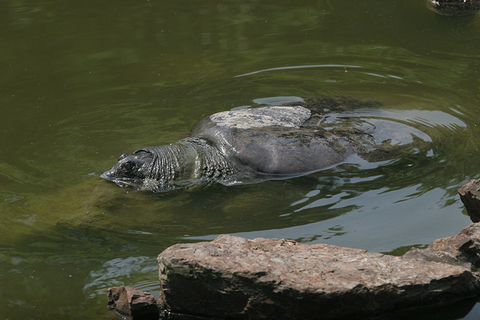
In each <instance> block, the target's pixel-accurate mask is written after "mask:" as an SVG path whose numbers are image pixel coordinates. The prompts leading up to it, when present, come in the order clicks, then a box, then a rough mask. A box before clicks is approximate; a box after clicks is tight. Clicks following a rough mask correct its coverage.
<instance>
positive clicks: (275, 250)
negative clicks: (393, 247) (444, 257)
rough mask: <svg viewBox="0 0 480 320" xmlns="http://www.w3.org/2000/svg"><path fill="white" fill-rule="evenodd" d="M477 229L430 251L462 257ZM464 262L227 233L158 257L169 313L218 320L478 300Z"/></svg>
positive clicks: (352, 314)
mask: <svg viewBox="0 0 480 320" xmlns="http://www.w3.org/2000/svg"><path fill="white" fill-rule="evenodd" d="M477 229H478V227H477V226H475V227H473V228H470V229H469V230H466V231H465V232H463V231H462V232H463V236H465V237H461V238H458V239H456V241H453V240H452V241H445V242H443V244H444V245H443V246H442V245H441V244H439V243H437V244H435V245H433V244H432V245H433V246H432V248H430V250H433V251H434V250H436V249H441V250H443V251H442V252H450V255H451V256H454V257H456V256H461V254H457V253H458V251H459V248H464V246H465V245H466V244H467V243H469V245H468V247H469V248H473V247H474V243H477V242H475V241H477V239H479V237H478V235H479V234H480V233H479V232H477ZM464 230H465V229H464ZM467 238H468V239H467ZM450 245H453V248H451V247H450ZM472 246H473V247H472ZM417 251H419V250H417ZM437 251H440V250H437ZM467 251H468V250H467ZM458 259H459V261H460V260H461V261H460V262H459V263H454V264H449V263H445V262H437V261H432V260H429V259H427V258H425V255H421V254H419V253H418V252H417V253H416V254H415V253H414V252H412V253H410V254H408V255H406V256H405V257H395V256H389V255H383V254H380V253H369V252H367V251H365V250H359V249H351V248H341V247H337V246H333V245H326V244H315V245H303V244H299V243H297V242H295V241H292V240H277V239H254V240H247V239H243V238H238V237H233V236H228V235H221V236H219V237H218V238H217V239H216V240H214V241H212V242H201V243H195V244H177V245H174V246H172V247H170V248H168V249H166V250H165V251H164V252H162V253H161V254H160V255H159V257H158V265H159V273H160V285H161V289H162V293H161V296H160V297H159V301H160V303H161V305H162V307H163V308H165V309H166V310H168V311H171V312H179V313H185V314H190V315H198V316H206V317H214V318H226V319H363V318H365V317H368V316H372V315H376V314H380V313H382V312H387V311H392V310H396V309H402V308H408V307H413V306H415V307H417V306H423V305H429V304H433V303H451V302H452V301H455V300H458V299H463V298H466V297H469V296H472V295H475V294H476V293H478V292H479V290H480V284H479V281H478V279H477V276H476V274H475V273H473V272H472V271H471V270H470V268H466V266H467V267H468V266H469V264H468V261H467V260H468V258H465V257H463V258H458ZM462 259H463V260H462ZM455 264H456V265H455Z"/></svg>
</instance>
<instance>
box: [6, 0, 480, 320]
mask: <svg viewBox="0 0 480 320" xmlns="http://www.w3.org/2000/svg"><path fill="white" fill-rule="evenodd" d="M0 7H1V8H2V10H0V19H1V21H2V23H0V31H1V34H2V37H0V43H1V44H2V45H1V49H0V51H1V55H2V60H1V62H0V65H1V69H2V77H1V78H0V84H1V85H0V108H1V110H2V116H1V117H0V132H1V134H0V146H1V147H0V212H1V214H0V222H1V223H0V248H2V250H1V253H0V298H1V299H0V301H1V302H0V314H1V315H2V316H3V318H10V319H18V318H22V319H26V318H31V319H39V318H43V319H72V318H73V319H108V318H109V317H110V316H109V314H108V310H107V309H106V299H105V294H106V289H107V288H108V287H109V286H111V285H117V284H118V285H120V284H126V285H131V286H134V287H137V288H139V289H145V290H150V291H153V292H154V293H155V290H158V287H157V284H158V279H157V278H158V276H157V272H156V266H155V257H156V255H157V254H158V253H159V252H161V251H162V250H163V249H164V248H166V247H167V246H169V245H172V244H175V243H178V242H183V241H198V240H202V239H212V238H214V237H215V236H216V235H217V234H221V233H230V234H236V235H241V236H246V237H257V236H262V237H278V238H292V239H296V240H298V241H300V242H303V243H319V242H325V243H330V244H336V245H344V246H351V247H360V248H366V249H369V250H371V251H382V252H390V253H394V254H401V253H402V252H404V251H405V250H408V248H409V247H410V246H412V245H418V246H423V245H426V244H428V243H430V242H431V241H432V240H434V239H436V238H440V237H446V236H451V235H454V234H457V233H458V232H459V230H460V229H461V228H462V227H464V226H466V225H467V224H468V223H469V219H468V217H467V216H466V215H464V214H463V211H462V210H463V209H462V205H461V203H460V201H459V199H458V197H457V194H456V192H457V189H458V187H459V186H461V185H462V184H463V183H464V182H466V181H468V180H469V179H471V178H475V177H479V175H478V174H477V172H478V161H477V160H476V159H478V147H477V146H478V145H479V142H480V141H479V138H478V137H479V136H480V132H479V126H478V125H477V122H478V119H479V118H480V111H479V110H480V109H479V108H478V106H479V105H480V95H479V94H478V73H479V71H480V66H479V62H478V52H479V50H480V32H479V31H480V28H479V26H480V24H479V21H478V19H479V18H478V17H477V16H472V17H468V18H466V17H462V18H458V17H451V18H447V17H440V16H438V15H436V14H435V13H433V12H431V11H430V10H428V8H427V7H426V6H425V5H424V4H423V3H422V2H421V1H396V0H394V1H380V0H366V1H361V2H359V1H355V0H345V1H336V2H332V1H310V0H304V1H303V0H302V1H297V2H291V3H290V2H278V1H262V2H252V1H250V2H248V1H243V0H239V1H229V2H224V3H222V2H206V1H195V2H193V1H188V0H181V1H176V2H162V1H159V2H155V1H147V2H142V3H139V2H135V3H134V2H129V1H116V2H115V3H113V2H109V1H107V2H102V3H97V2H95V3H94V2H92V3H89V2H88V1H87V2H78V3H71V2H51V3H46V2H36V1H29V0H27V1H4V2H2V3H1V4H0ZM306 96H354V97H365V98H370V99H373V100H376V101H379V102H381V103H382V107H380V108H379V109H378V110H375V111H372V110H365V111H362V113H359V111H357V113H355V114H352V116H358V115H359V114H360V115H361V117H362V119H364V120H365V125H366V126H367V125H368V126H371V127H372V128H373V127H375V129H376V131H377V132H378V134H379V135H378V136H377V139H379V140H381V139H384V137H383V136H382V135H381V133H382V130H378V129H379V128H381V127H382V126H383V129H385V131H388V132H389V133H391V132H392V131H394V132H396V133H398V135H397V136H396V137H395V139H394V140H392V141H393V143H395V142H403V143H406V142H411V141H413V139H414V138H413V136H412V134H413V135H414V136H416V137H418V138H419V139H422V140H424V141H428V142H429V147H428V148H426V149H422V148H418V150H412V152H409V153H407V154H403V155H402V156H399V157H396V158H395V159H393V160H390V161H378V162H374V163H371V162H361V161H359V159H350V161H347V162H345V163H343V164H342V165H340V166H337V167H335V168H330V169H328V170H324V171H320V172H316V173H314V174H311V175H308V176H304V177H298V178H295V179H289V180H279V181H268V182H265V183H261V184H252V185H242V186H234V187H225V186H222V185H218V184H212V185H204V186H197V187H194V188H189V189H184V190H178V191H174V192H169V193H166V194H161V195H154V194H151V193H144V192H125V190H122V189H120V188H117V187H115V186H114V185H111V184H108V183H107V182H105V181H101V179H100V178H99V174H100V173H101V172H103V171H104V170H106V169H107V168H109V167H111V165H113V163H114V162H115V161H116V159H117V157H118V155H119V154H121V153H123V152H131V151H133V150H137V149H139V148H141V147H144V146H148V145H160V144H168V143H172V142H176V141H178V140H180V139H182V138H184V137H185V136H187V134H188V132H189V130H190V128H191V127H192V125H193V124H195V123H196V122H198V121H199V120H201V119H202V118H204V117H205V116H208V115H210V114H213V113H215V112H219V111H225V110H231V109H232V108H243V107H245V106H250V105H256V104H277V103H278V102H279V101H280V102H281V101H290V102H292V101H293V102H294V101H297V99H298V98H297V97H306ZM473 303H474V301H473V302H472V301H469V302H468V303H467V302H465V303H464V304H463V303H458V304H455V305H453V306H449V308H448V310H445V309H438V310H437V308H433V309H432V310H428V312H423V313H422V312H419V313H411V312H410V311H409V313H408V314H407V316H408V317H409V318H410V319H419V320H420V319H422V320H423V319H429V318H431V319H433V318H435V317H437V318H436V319H443V320H447V319H448V320H451V319H458V318H461V317H463V316H465V315H466V314H468V312H469V310H470V309H471V306H472V305H473ZM475 315H477V316H478V307H475V308H474V309H473V310H472V311H471V312H470V314H469V315H467V316H466V317H465V319H473V318H475ZM401 316H405V314H402V315H401ZM392 319H393V318H392ZM397 319H399V318H398V317H397Z"/></svg>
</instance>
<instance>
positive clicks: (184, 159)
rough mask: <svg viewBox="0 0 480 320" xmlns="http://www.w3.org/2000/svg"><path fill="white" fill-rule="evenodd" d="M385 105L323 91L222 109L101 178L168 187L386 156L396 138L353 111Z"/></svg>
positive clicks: (283, 174)
mask: <svg viewBox="0 0 480 320" xmlns="http://www.w3.org/2000/svg"><path fill="white" fill-rule="evenodd" d="M378 105H379V104H378V103H375V102H368V101H367V102H364V101H359V100H355V99H350V100H349V99H344V98H323V99H314V100H310V101H309V100H305V102H304V103H296V104H295V105H281V106H263V107H258V108H246V109H238V110H232V111H225V112H220V113H216V114H213V115H211V116H209V117H207V118H205V119H203V120H201V121H200V122H199V123H197V124H196V125H195V126H194V127H193V128H192V130H191V133H190V137H188V138H186V139H183V140H180V141H178V142H176V143H173V144H170V145H164V146H155V147H146V148H142V149H140V150H137V151H135V152H134V153H133V154H122V155H121V156H120V157H119V158H118V162H117V163H116V164H115V165H114V166H113V168H111V169H110V170H108V171H106V172H104V173H103V174H102V175H101V177H102V178H104V179H107V180H110V181H113V182H115V183H116V184H117V185H118V186H120V187H133V188H135V189H137V190H151V191H153V192H166V191H170V190H173V189H178V188H183V187H188V186H191V185H195V184H202V183H206V182H211V181H214V182H219V183H222V184H224V185H234V184H242V183H253V182H260V181H263V180H268V179H281V178H288V177H293V176H299V175H303V174H307V173H310V172H313V171H317V170H321V169H325V168H329V167H332V166H335V165H337V164H339V163H342V162H344V161H346V160H347V159H348V158H349V157H350V156H352V155H363V158H368V156H371V154H372V152H375V151H377V150H380V149H381V150H380V153H379V154H380V155H381V157H384V154H385V153H388V152H385V145H388V146H391V143H390V142H391V141H395V137H394V136H392V137H388V136H385V133H384V132H383V131H385V130H378V131H379V132H376V130H377V129H378V128H380V127H381V126H379V124H378V123H374V124H373V125H372V123H371V121H368V119H363V118H361V117H356V116H352V110H356V109H359V108H361V109H368V108H376V107H378ZM380 131H382V132H380ZM407 135H408V133H407ZM409 136H410V137H411V136H412V134H410V135H409ZM392 139H393V140H392ZM414 140H415V139H414Z"/></svg>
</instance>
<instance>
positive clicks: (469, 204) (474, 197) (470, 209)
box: [458, 179, 480, 222]
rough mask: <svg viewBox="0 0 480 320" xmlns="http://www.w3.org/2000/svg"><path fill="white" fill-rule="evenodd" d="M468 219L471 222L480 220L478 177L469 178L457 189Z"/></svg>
mask: <svg viewBox="0 0 480 320" xmlns="http://www.w3.org/2000/svg"><path fill="white" fill-rule="evenodd" d="M458 193H459V194H460V199H461V200H462V202H463V204H464V206H465V208H466V209H467V213H468V215H469V216H470V219H471V220H472V221H473V222H480V179H477V180H470V181H469V182H467V183H466V184H464V185H463V186H462V187H461V188H460V189H458Z"/></svg>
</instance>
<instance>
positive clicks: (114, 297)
mask: <svg viewBox="0 0 480 320" xmlns="http://www.w3.org/2000/svg"><path fill="white" fill-rule="evenodd" d="M108 306H109V307H110V308H112V309H115V311H117V312H118V313H119V314H121V315H122V316H127V317H130V318H131V319H132V320H136V319H139V320H157V319H158V318H159V308H158V306H157V301H156V300H155V298H154V297H153V296H152V295H151V294H150V293H146V292H143V291H141V290H137V289H134V288H131V287H113V288H108Z"/></svg>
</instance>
